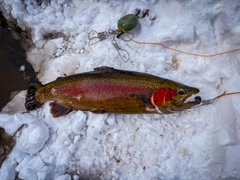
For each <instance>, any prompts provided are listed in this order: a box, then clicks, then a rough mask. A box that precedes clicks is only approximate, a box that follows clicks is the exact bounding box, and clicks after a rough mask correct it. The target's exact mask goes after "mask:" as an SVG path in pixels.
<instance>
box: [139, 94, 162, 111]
mask: <svg viewBox="0 0 240 180" xmlns="http://www.w3.org/2000/svg"><path fill="white" fill-rule="evenodd" d="M141 99H142V100H143V103H144V105H145V106H146V110H147V111H149V112H152V113H160V114H162V112H161V111H160V109H159V108H158V107H157V106H156V107H153V106H152V105H151V103H150V99H149V98H147V96H145V95H141Z"/></svg>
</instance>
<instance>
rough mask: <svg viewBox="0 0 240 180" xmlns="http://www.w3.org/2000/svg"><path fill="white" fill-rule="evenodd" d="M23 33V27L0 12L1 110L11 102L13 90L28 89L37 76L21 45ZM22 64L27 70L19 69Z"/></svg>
mask: <svg viewBox="0 0 240 180" xmlns="http://www.w3.org/2000/svg"><path fill="white" fill-rule="evenodd" d="M21 33H22V31H21V29H19V28H18V27H17V26H16V25H14V23H11V22H7V21H6V19H5V18H4V17H3V16H2V14H1V12H0V42H1V43H0V110H1V109H2V108H3V107H4V106H5V105H6V104H7V103H8V102H9V97H10V94H11V92H13V91H21V90H25V89H27V87H28V86H29V83H30V81H31V80H33V79H35V77H36V73H35V72H34V70H33V68H32V66H31V64H29V63H28V62H27V61H26V53H25V50H24V49H23V48H22V47H21V42H24V41H21V40H20V39H21V38H24V37H21ZM17 39H18V40H17ZM22 66H24V67H25V70H24V71H19V69H20V67H22ZM23 103H24V102H23Z"/></svg>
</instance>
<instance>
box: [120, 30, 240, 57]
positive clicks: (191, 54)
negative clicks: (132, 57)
mask: <svg viewBox="0 0 240 180" xmlns="http://www.w3.org/2000/svg"><path fill="white" fill-rule="evenodd" d="M118 30H119V31H123V32H124V33H125V35H126V36H127V38H128V39H129V40H130V41H132V42H135V43H137V44H153V45H160V46H162V47H164V48H166V49H170V50H172V51H175V52H179V53H182V54H187V55H190V56H200V57H213V56H220V55H223V54H228V53H233V52H236V51H240V48H237V49H233V50H230V51H225V52H221V53H216V54H195V53H189V52H186V51H182V50H178V49H175V48H171V47H168V46H166V45H164V44H163V43H160V42H140V41H136V40H134V39H133V38H131V37H130V36H129V35H128V33H127V31H125V30H124V29H123V28H119V29H118Z"/></svg>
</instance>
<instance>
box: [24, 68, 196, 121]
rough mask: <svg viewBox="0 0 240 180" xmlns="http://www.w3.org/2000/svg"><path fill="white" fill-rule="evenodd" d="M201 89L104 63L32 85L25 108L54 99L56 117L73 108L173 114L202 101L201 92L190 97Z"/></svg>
mask: <svg viewBox="0 0 240 180" xmlns="http://www.w3.org/2000/svg"><path fill="white" fill-rule="evenodd" d="M198 92H199V89H198V88H195V87H190V86H187V85H184V84H181V83H178V82H175V81H172V80H169V79H165V78H161V77H158V76H155V75H151V74H146V73H141V72H135V71H126V70H119V69H114V68H112V67H107V66H103V67H97V68H95V69H94V70H93V71H90V72H84V73H80V74H75V75H70V76H66V77H59V78H57V79H56V80H55V81H52V82H50V83H47V84H45V85H42V84H35V85H31V86H30V87H29V88H28V90H27V93H26V101H25V108H26V110H27V111H28V112H29V111H32V110H35V109H37V108H40V107H41V106H42V104H44V103H45V102H47V101H51V102H50V103H49V105H50V113H51V114H52V116H53V117H60V116H64V115H66V114H68V113H70V112H71V111H73V110H81V111H91V112H92V113H96V114H102V113H120V114H145V113H160V114H169V113H174V112H179V111H182V110H185V109H190V108H191V107H193V106H196V105H198V104H200V103H201V97H200V96H196V97H195V98H194V100H191V101H187V99H188V98H189V97H191V96H192V95H194V94H197V93H198Z"/></svg>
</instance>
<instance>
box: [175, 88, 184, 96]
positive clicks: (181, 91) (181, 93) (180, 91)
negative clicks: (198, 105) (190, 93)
mask: <svg viewBox="0 0 240 180" xmlns="http://www.w3.org/2000/svg"><path fill="white" fill-rule="evenodd" d="M177 93H178V95H184V94H186V92H185V91H184V90H183V89H179V90H177Z"/></svg>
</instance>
